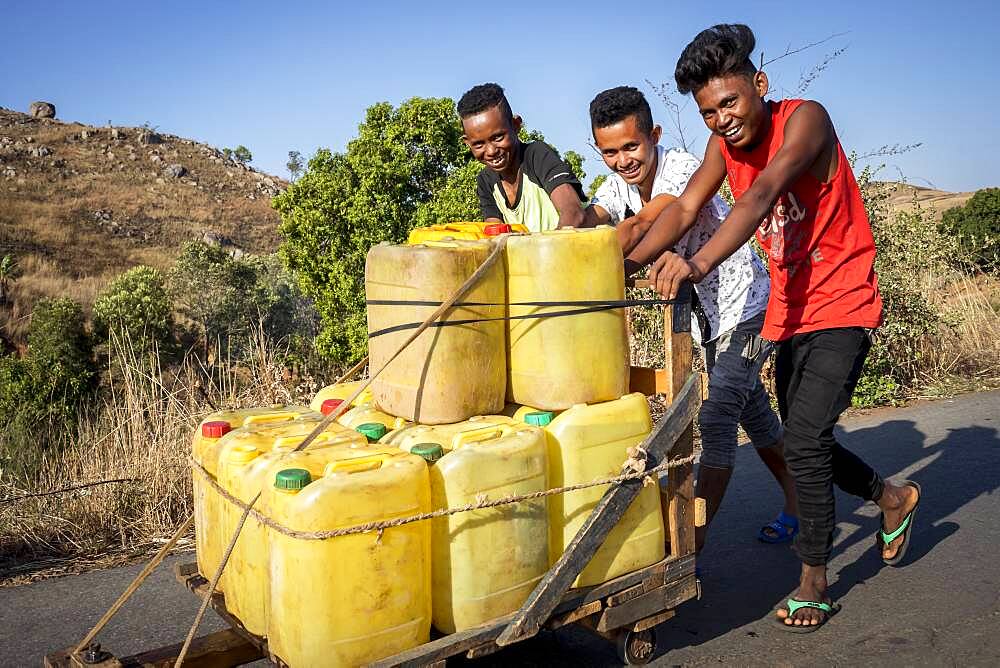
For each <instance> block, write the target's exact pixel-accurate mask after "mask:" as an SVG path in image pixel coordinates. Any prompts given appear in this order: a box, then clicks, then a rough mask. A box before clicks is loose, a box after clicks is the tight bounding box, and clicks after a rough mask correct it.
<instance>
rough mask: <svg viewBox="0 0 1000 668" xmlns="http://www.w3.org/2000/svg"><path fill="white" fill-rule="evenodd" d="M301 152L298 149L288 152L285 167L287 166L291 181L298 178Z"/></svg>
mask: <svg viewBox="0 0 1000 668" xmlns="http://www.w3.org/2000/svg"><path fill="white" fill-rule="evenodd" d="M303 166H304V165H303V164H302V154H301V153H299V152H298V151H289V152H288V162H286V163H285V167H286V168H288V174H289V175H290V176H291V177H292V181H295V179H297V178H299V175H300V174H301V173H302V168H303Z"/></svg>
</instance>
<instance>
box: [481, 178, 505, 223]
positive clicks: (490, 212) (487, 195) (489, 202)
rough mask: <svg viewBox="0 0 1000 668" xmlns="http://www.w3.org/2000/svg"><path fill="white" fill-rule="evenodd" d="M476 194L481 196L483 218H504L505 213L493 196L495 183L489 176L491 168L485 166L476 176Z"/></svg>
mask: <svg viewBox="0 0 1000 668" xmlns="http://www.w3.org/2000/svg"><path fill="white" fill-rule="evenodd" d="M476 196H477V197H479V210H480V211H481V212H482V214H483V220H486V219H487V218H496V219H497V220H503V214H502V213H500V208H499V207H497V201H496V200H495V199H494V198H493V183H492V182H491V180H490V178H489V169H488V168H486V167H483V169H481V170H480V171H479V175H478V176H477V177H476Z"/></svg>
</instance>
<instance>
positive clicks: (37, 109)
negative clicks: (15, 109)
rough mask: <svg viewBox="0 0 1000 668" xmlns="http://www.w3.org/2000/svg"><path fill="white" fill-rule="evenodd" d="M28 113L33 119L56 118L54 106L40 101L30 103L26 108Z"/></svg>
mask: <svg viewBox="0 0 1000 668" xmlns="http://www.w3.org/2000/svg"><path fill="white" fill-rule="evenodd" d="M28 113H29V114H31V115H32V116H34V117H35V118H55V117H56V105H54V104H52V103H51V102H43V101H41V100H38V101H35V102H32V103H31V105H30V106H29V107H28Z"/></svg>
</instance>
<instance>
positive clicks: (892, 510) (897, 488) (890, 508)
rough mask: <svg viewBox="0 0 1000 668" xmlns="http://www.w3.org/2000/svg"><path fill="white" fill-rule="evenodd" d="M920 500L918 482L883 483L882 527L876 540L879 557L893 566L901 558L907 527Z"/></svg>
mask: <svg viewBox="0 0 1000 668" xmlns="http://www.w3.org/2000/svg"><path fill="white" fill-rule="evenodd" d="M919 503H920V485H918V484H917V483H915V482H911V481H909V480H907V481H905V482H904V483H903V484H902V485H893V484H891V483H886V489H885V491H884V492H883V493H882V498H880V499H879V502H878V505H879V508H881V509H882V528H881V530H880V531H879V532H878V536H877V538H876V544H877V545H878V546H879V548H880V550H881V552H882V561H884V562H885V563H887V564H889V565H890V566H895V565H896V564H898V563H899V562H900V561H902V559H903V556H904V555H905V554H906V548H907V547H908V543H909V538H910V530H911V528H912V526H913V519H914V517H915V515H916V510H917V505H919Z"/></svg>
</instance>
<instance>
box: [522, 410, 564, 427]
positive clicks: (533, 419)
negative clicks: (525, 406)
mask: <svg viewBox="0 0 1000 668" xmlns="http://www.w3.org/2000/svg"><path fill="white" fill-rule="evenodd" d="M555 417H556V415H555V413H553V412H552V411H538V412H537V413H528V414H527V415H525V416H524V421H525V422H527V423H528V424H530V425H534V426H535V427H547V426H548V425H549V423H551V422H552V420H554V419H555Z"/></svg>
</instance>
